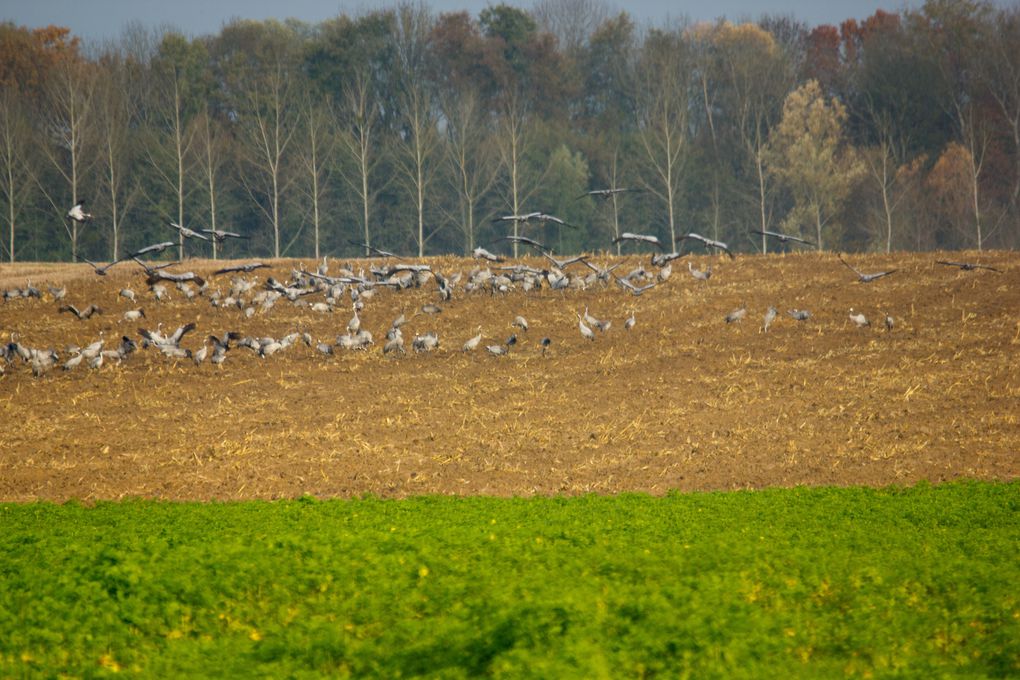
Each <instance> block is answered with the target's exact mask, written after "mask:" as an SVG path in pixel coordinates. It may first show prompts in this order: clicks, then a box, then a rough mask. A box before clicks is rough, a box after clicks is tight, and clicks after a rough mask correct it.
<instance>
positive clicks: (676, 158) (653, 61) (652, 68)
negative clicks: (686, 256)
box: [637, 31, 690, 250]
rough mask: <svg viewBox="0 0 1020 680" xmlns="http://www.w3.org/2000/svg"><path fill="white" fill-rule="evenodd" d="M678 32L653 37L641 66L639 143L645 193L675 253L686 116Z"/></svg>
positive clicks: (687, 90)
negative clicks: (661, 213) (662, 217)
mask: <svg viewBox="0 0 1020 680" xmlns="http://www.w3.org/2000/svg"><path fill="white" fill-rule="evenodd" d="M684 51H685V48H684V46H683V44H682V38H681V35H680V33H679V31H677V32H669V33H666V32H661V31H654V32H653V33H652V35H651V36H649V39H648V40H646V41H645V54H644V55H643V57H642V63H641V64H640V66H639V76H638V77H639V87H640V88H641V91H640V94H639V98H638V121H637V124H638V130H637V131H638V139H639V141H640V143H641V147H642V149H643V150H644V152H645V164H646V167H647V170H648V172H649V174H650V175H651V177H650V178H647V179H646V180H645V185H646V187H647V188H648V190H649V191H650V192H651V193H652V194H654V195H655V196H656V197H658V198H659V200H661V201H662V202H663V203H664V204H665V209H666V219H667V222H668V225H669V236H670V244H671V247H672V249H673V250H676V233H677V228H676V223H677V214H676V213H677V201H678V200H679V198H680V194H681V190H682V189H681V185H682V180H683V168H684V162H685V160H686V157H685V153H686V150H687V119H688V112H689V110H690V108H689V105H690V82H689V73H690V71H689V69H688V68H687V66H686V64H685V55H684Z"/></svg>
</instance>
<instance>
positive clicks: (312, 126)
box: [298, 96, 336, 260]
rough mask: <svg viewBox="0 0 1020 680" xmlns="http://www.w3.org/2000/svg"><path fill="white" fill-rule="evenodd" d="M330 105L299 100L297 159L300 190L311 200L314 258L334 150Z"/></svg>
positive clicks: (309, 98) (317, 254)
mask: <svg viewBox="0 0 1020 680" xmlns="http://www.w3.org/2000/svg"><path fill="white" fill-rule="evenodd" d="M330 109H331V106H330V105H329V104H328V103H320V102H317V101H313V99H312V98H311V96H305V97H304V99H303V100H302V103H301V117H302V120H303V123H304V129H303V137H304V139H303V144H302V145H301V148H300V151H299V152H298V159H299V163H300V165H301V171H302V172H303V173H304V175H305V178H306V180H307V183H302V184H301V187H302V193H304V194H305V195H306V197H307V198H308V200H309V202H310V203H311V211H312V230H313V234H314V240H315V259H316V260H318V259H319V240H320V225H321V222H322V215H321V211H322V205H323V202H324V200H325V198H326V194H327V190H328V187H329V184H330V182H329V180H330V177H331V175H332V168H333V166H334V164H333V156H334V155H335V152H336V135H335V134H334V129H333V125H334V121H335V116H333V115H332V113H331V111H330Z"/></svg>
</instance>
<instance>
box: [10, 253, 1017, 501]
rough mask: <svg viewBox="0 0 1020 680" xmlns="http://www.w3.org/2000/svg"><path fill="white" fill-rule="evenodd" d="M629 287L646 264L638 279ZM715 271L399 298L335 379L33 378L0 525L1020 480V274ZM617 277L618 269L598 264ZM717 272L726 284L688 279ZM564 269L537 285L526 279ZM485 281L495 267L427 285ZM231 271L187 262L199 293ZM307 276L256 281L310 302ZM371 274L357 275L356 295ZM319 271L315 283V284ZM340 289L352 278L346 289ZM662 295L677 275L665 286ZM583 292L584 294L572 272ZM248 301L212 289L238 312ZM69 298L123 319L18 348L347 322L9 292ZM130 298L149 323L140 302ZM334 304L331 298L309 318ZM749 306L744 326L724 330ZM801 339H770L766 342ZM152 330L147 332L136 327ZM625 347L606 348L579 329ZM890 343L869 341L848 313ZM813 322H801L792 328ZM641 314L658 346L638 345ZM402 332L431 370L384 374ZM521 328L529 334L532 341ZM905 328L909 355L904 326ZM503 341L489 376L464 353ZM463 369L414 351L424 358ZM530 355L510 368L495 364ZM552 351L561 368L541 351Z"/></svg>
mask: <svg viewBox="0 0 1020 680" xmlns="http://www.w3.org/2000/svg"><path fill="white" fill-rule="evenodd" d="M622 259H623V260H624V262H623V264H622V266H621V267H620V268H619V269H618V270H617V273H623V272H627V271H629V270H630V269H631V268H633V267H634V266H636V265H637V264H638V263H642V264H644V265H645V266H646V267H647V266H648V261H647V257H640V258H639V257H638V256H636V255H634V256H630V257H624V258H622ZM850 259H851V261H852V262H853V264H854V265H855V266H857V267H858V268H859V269H861V270H862V271H879V270H885V269H890V268H898V270H899V271H897V272H896V273H895V274H894V275H892V276H889V277H886V278H883V279H880V280H878V281H876V282H873V283H870V284H862V283H858V282H857V281H856V280H855V277H854V275H853V274H852V273H851V272H850V271H849V270H847V269H846V268H844V267H843V266H842V265H841V264H840V263H839V261H838V260H837V259H836V257H835V256H834V255H831V254H823V255H816V254H813V253H812V254H803V255H786V256H768V257H750V256H742V257H738V258H737V259H736V260H735V261H730V260H727V259H722V258H716V257H711V258H710V257H705V256H699V257H693V258H685V259H682V260H678V261H676V262H674V269H675V271H674V273H673V276H672V278H670V279H669V280H668V281H666V282H665V283H663V284H661V285H659V286H657V287H655V288H653V289H651V290H649V291H647V292H645V293H644V294H643V295H641V296H632V295H631V294H630V293H628V292H627V291H625V290H623V289H621V288H620V287H619V286H616V285H612V286H608V287H603V286H601V285H595V286H593V287H590V288H588V289H587V290H566V291H551V290H549V289H548V287H546V288H543V289H542V290H540V291H531V292H528V293H525V292H523V291H520V290H516V291H512V292H510V293H508V294H506V295H501V296H493V295H490V294H487V293H471V294H467V293H465V292H464V290H463V283H462V284H461V287H459V288H458V289H457V290H456V292H455V294H454V299H453V300H452V301H451V302H448V303H439V304H440V305H441V307H442V309H443V311H442V313H440V314H434V315H430V314H418V315H416V316H412V315H413V314H414V313H415V311H416V310H418V309H419V308H420V307H421V306H422V305H423V304H426V303H438V302H439V297H438V295H437V293H436V286H435V284H434V283H431V282H430V283H428V284H426V285H425V286H422V287H421V288H411V289H408V290H403V291H392V290H381V291H380V292H379V293H378V294H377V295H376V296H375V297H374V298H373V299H371V300H370V301H368V302H367V303H366V306H365V309H364V310H363V312H362V314H361V318H362V323H363V326H364V327H365V328H367V329H368V330H370V331H371V332H372V334H373V335H374V336H375V338H376V345H375V346H373V347H372V348H371V349H370V350H369V351H343V350H340V349H339V348H337V353H336V354H335V355H334V356H324V355H322V354H319V353H318V352H316V351H315V349H314V347H307V346H305V345H304V344H303V343H300V342H299V343H297V344H295V345H294V346H292V347H290V348H289V349H287V350H285V351H283V352H280V353H277V354H275V355H273V356H271V357H268V358H261V357H259V356H258V355H257V354H255V353H254V352H252V351H251V350H249V349H245V348H237V349H232V350H231V351H230V352H229V353H228V355H227V360H226V362H225V363H224V364H223V365H222V366H220V367H217V366H213V365H210V364H209V363H205V364H203V365H201V366H196V365H194V364H193V363H192V362H190V361H187V360H172V359H168V358H166V357H164V356H162V355H161V354H159V352H157V351H155V350H154V349H152V348H149V349H146V350H141V349H140V350H139V351H138V352H137V353H135V354H134V355H132V356H130V357H129V358H128V359H127V360H126V361H124V362H123V363H121V364H119V365H116V364H115V363H114V362H107V363H106V365H104V366H103V367H102V368H100V369H98V370H90V369H88V368H86V367H85V366H84V364H83V365H81V366H79V367H77V368H76V369H74V370H71V371H66V372H65V371H62V370H61V369H60V367H59V366H58V367H56V368H55V369H54V370H51V371H50V372H49V373H47V374H45V375H43V376H40V377H33V375H32V372H31V370H30V369H29V368H28V366H27V365H26V364H23V363H22V362H21V361H20V360H17V361H15V362H14V363H12V364H10V365H8V366H6V375H5V376H4V377H2V378H0V500H2V501H29V500H33V499H48V500H56V501H62V500H66V499H71V498H77V499H82V500H96V499H117V498H122V497H128V496H143V497H155V498H167V499H197V500H205V499H224V500H226V499H251V498H264V499H268V498H279V497H294V496H298V495H301V494H306V493H307V494H313V495H316V496H319V497H334V496H341V497H344V496H357V495H361V494H365V493H372V494H377V495H381V496H387V497H389V496H407V495H417V494H431V493H440V494H491V495H530V494H578V493H584V492H600V493H602V492H604V493H614V492H622V491H644V492H650V493H663V492H665V491H667V490H669V489H680V490H694V489H733V488H751V487H765V486H791V485H797V484H811V485H819V484H826V485H849V484H868V485H885V484H909V483H913V482H916V481H919V480H931V481H942V480H948V479H955V478H960V477H971V478H980V479H1013V478H1017V477H1020V424H1018V419H1020V362H1018V361H1017V357H1018V353H1020V267H1017V265H1016V256H1015V255H1014V254H1012V253H1001V252H999V253H980V254H979V253H952V254H951V255H947V254H943V253H918V254H897V255H893V256H884V255H867V256H854V257H852V258H850ZM936 259H953V260H959V261H963V260H967V259H969V260H971V261H981V262H982V263H984V264H988V265H992V266H995V267H997V268H998V269H1000V270H1002V272H1003V273H1001V274H999V273H995V272H991V271H985V270H979V271H972V272H965V271H959V270H957V269H952V268H948V267H943V266H938V265H936V264H934V261H935V260H936ZM594 260H595V261H598V262H599V263H601V264H605V263H608V262H610V261H613V260H614V258H610V257H596V258H594ZM685 260H689V261H691V262H693V263H694V265H695V266H696V267H704V266H705V265H706V264H709V263H711V264H712V265H713V268H714V270H713V275H712V278H711V279H710V280H709V281H707V282H701V281H696V280H694V279H693V278H691V277H690V275H689V274H688V273H687V263H686V261H685ZM526 261H527V262H529V263H530V264H532V265H535V266H543V265H542V263H541V262H540V261H539V260H531V259H529V260H526ZM428 262H429V263H430V264H431V265H433V267H435V268H436V269H438V270H440V271H442V272H444V273H446V274H450V273H452V272H454V271H463V272H465V274H467V272H469V271H470V270H471V269H472V268H473V267H475V266H478V264H477V262H474V261H469V260H460V259H452V258H437V259H431V260H428ZM222 264H223V263H216V264H215V265H214V263H212V262H206V261H189V262H187V263H185V265H183V266H178V267H176V268H175V269H176V270H177V271H183V270H192V271H196V272H198V273H200V274H207V273H209V272H211V271H212V270H213V269H214V268H215V267H216V266H221V265H222ZM296 264H297V261H278V262H276V263H275V265H274V268H273V269H272V270H271V271H269V270H259V271H257V272H255V273H254V274H253V275H252V276H257V277H258V279H259V281H260V282H261V281H263V280H264V279H265V277H266V276H267V275H272V276H275V277H276V278H277V279H279V280H286V279H288V278H289V275H290V270H291V267H293V266H296ZM367 264H368V263H365V262H355V263H354V267H355V269H357V268H360V267H364V268H366V269H367ZM305 266H306V267H309V268H314V263H312V262H310V261H306V262H305ZM335 267H336V265H335V264H334V265H333V268H334V269H335ZM649 269H650V270H651V271H653V272H654V271H655V270H654V269H652V268H650V267H649ZM568 271H570V272H574V271H577V270H574V269H573V268H571V269H570V270H568ZM228 279H229V277H220V278H216V279H213V280H212V283H211V288H217V287H219V288H220V289H222V290H224V291H225V290H226V288H227V287H228V286H229V280H228ZM26 281H31V282H32V283H33V284H34V285H36V286H38V287H40V288H41V289H43V291H44V292H45V291H46V284H48V283H50V282H54V283H58V282H59V283H60V284H61V285H66V286H67V289H68V294H67V298H66V299H65V301H64V302H69V303H71V304H75V305H77V306H79V307H84V306H86V305H88V304H89V303H95V304H97V305H99V306H100V307H101V308H102V309H103V313H102V314H100V315H96V316H93V317H92V318H91V319H88V320H85V321H79V320H78V319H76V318H75V317H74V316H72V315H70V314H67V313H63V314H58V313H57V308H58V306H59V304H58V303H56V302H54V301H53V300H52V298H51V297H50V295H49V294H48V293H47V294H46V295H44V297H43V299H42V300H37V299H18V300H12V301H9V302H6V303H4V302H0V341H2V342H5V343H6V342H8V341H10V340H11V336H12V333H16V338H17V340H18V341H19V342H21V343H22V344H24V345H26V346H30V347H38V348H47V347H53V348H54V349H56V350H57V351H58V352H59V353H60V354H61V360H64V359H66V358H67V357H68V356H69V355H68V354H67V352H66V351H64V348H65V347H66V346H68V345H86V344H88V343H90V342H92V341H93V340H96V339H98V338H99V337H100V331H104V335H105V338H106V347H107V348H109V349H112V348H114V347H115V346H116V344H117V342H118V340H119V337H120V336H121V335H124V334H127V335H129V336H131V337H133V338H134V339H135V340H139V341H140V337H139V335H138V331H137V329H138V328H139V327H145V328H155V327H156V324H157V323H159V322H162V324H163V328H164V331H166V330H168V329H169V330H173V328H175V327H176V326H177V325H179V324H182V323H184V322H188V321H194V322H195V323H196V324H197V329H196V331H195V332H193V333H190V334H188V335H186V336H185V337H184V340H183V342H182V346H184V347H187V348H190V349H193V350H194V349H197V348H198V347H199V346H200V344H201V342H202V341H203V339H204V338H206V337H207V336H208V335H209V334H210V333H216V334H222V333H223V332H224V331H226V330H237V331H240V332H242V333H243V334H245V335H252V336H256V337H258V336H265V335H271V336H274V337H280V336H282V335H284V334H286V333H289V332H291V331H308V332H309V333H311V335H312V336H313V337H314V338H315V340H316V341H327V342H332V341H333V340H334V339H335V338H336V336H337V335H338V334H340V333H343V332H344V331H345V328H346V325H347V321H348V319H350V317H351V309H350V306H349V304H348V302H349V300H348V299H347V298H345V303H344V306H341V307H338V308H337V310H336V311H335V312H333V313H315V312H313V311H311V309H309V308H308V307H297V306H295V305H292V304H291V303H289V302H288V301H287V300H286V299H283V300H280V301H279V302H278V303H277V304H276V306H275V307H274V308H273V309H272V310H271V311H269V312H268V313H266V314H263V313H261V312H259V313H256V314H255V315H254V316H253V317H251V318H249V319H246V318H244V316H243V315H242V314H241V312H240V311H239V310H238V309H237V308H231V309H223V308H214V307H213V306H211V305H210V303H209V301H208V300H207V299H205V298H203V297H196V298H195V299H194V300H190V301H189V300H186V299H185V298H184V297H183V295H181V294H180V292H178V291H177V290H175V289H173V287H172V285H171V286H170V289H171V298H172V299H171V300H170V301H169V302H167V303H159V302H156V301H155V300H154V299H153V298H152V296H151V294H150V293H149V292H148V291H147V289H146V286H145V285H144V281H143V280H142V277H141V276H140V270H139V269H138V267H137V266H135V265H133V264H132V265H130V266H129V265H126V264H125V265H118V266H117V267H115V268H113V269H111V270H110V273H109V275H108V276H106V277H98V276H95V275H94V274H93V273H92V270H91V268H89V267H88V266H87V265H15V266H0V289H4V288H10V287H13V286H17V285H23V284H24V283H25V282H26ZM125 286H131V287H132V288H133V289H134V290H135V291H136V292H137V293H138V302H136V303H131V302H129V301H128V300H125V299H123V298H121V297H119V296H118V294H117V293H118V291H119V290H120V289H121V288H123V287H125ZM322 298H323V296H322V295H314V296H309V298H306V299H308V300H309V301H310V302H318V301H322ZM742 305H744V306H746V308H747V310H748V313H747V316H746V318H744V319H743V320H742V321H739V322H736V323H732V324H727V323H725V322H724V321H723V317H724V316H725V315H726V314H727V313H728V312H730V311H732V310H734V309H736V308H738V307H740V306H742ZM769 305H775V306H776V307H777V308H778V309H779V311H780V316H779V318H778V319H777V321H776V322H775V323H774V324H773V326H772V329H771V330H770V331H769V332H768V333H763V332H761V321H762V316H763V315H764V313H765V310H766V308H767V307H768V306H769ZM139 306H141V307H143V308H144V309H145V311H146V314H147V318H146V319H142V320H141V321H140V322H127V321H123V320H122V314H123V312H124V311H125V310H127V309H132V308H136V307H139ZM585 307H587V308H588V309H589V311H590V312H591V313H592V314H593V315H594V316H596V317H598V318H600V319H608V320H611V321H612V326H611V328H609V330H608V331H607V332H605V333H599V332H597V331H596V333H597V338H596V339H595V340H594V341H593V342H589V341H587V340H585V339H584V338H582V337H581V334H580V333H579V331H578V323H577V317H576V316H575V313H577V312H583V310H584V308H585ZM851 307H853V308H854V309H855V310H857V311H860V312H863V313H864V314H866V315H867V316H868V318H869V319H871V320H872V322H873V325H872V326H870V327H864V328H858V327H856V325H855V324H853V323H852V322H851V321H850V320H849V318H848V313H849V310H850V308H851ZM792 308H798V309H808V310H810V311H811V314H812V316H811V318H810V319H808V320H807V321H803V322H798V321H795V320H793V319H792V318H790V317H789V316H787V315H786V310H788V309H792ZM631 310H633V311H634V313H635V316H636V319H637V324H636V326H635V327H634V328H633V329H632V330H629V331H628V330H625V329H624V327H623V321H624V319H625V318H626V317H627V316H628V315H629V313H630V312H631ZM401 312H403V313H404V314H406V315H407V316H408V318H409V321H408V323H407V325H406V326H405V327H404V335H405V337H406V342H407V347H408V350H409V351H408V353H407V354H406V355H404V356H397V357H394V356H392V355H391V356H384V355H383V353H382V351H381V346H382V344H383V337H384V335H385V332H386V329H387V328H388V327H389V325H390V322H391V321H392V320H393V319H394V318H395V317H396V316H397V315H398V314H400V313H401ZM518 314H520V315H523V316H524V317H526V318H527V320H528V321H529V323H530V330H529V331H527V332H523V331H520V330H518V329H513V328H511V326H510V323H511V321H512V320H513V319H514V317H515V316H516V315H518ZM886 314H889V315H891V316H893V317H894V319H895V327H894V328H893V329H892V331H887V330H886V329H885V327H884V324H883V323H882V319H884V317H885V315H886ZM479 326H481V328H482V330H483V332H484V334H485V339H484V340H483V346H482V348H480V350H479V351H476V352H474V353H470V354H465V353H462V352H461V351H460V349H461V345H462V344H463V342H464V341H465V340H466V339H468V338H469V337H470V336H472V335H474V334H475V333H476V332H477V330H476V329H477V328H478V327H479ZM427 331H435V332H437V333H438V335H439V338H440V342H441V345H440V347H439V348H438V349H437V350H435V351H433V352H430V353H423V354H415V353H413V352H411V351H410V347H411V338H412V337H413V336H414V334H415V333H424V332H427ZM515 331H516V332H517V335H518V338H519V342H518V344H517V345H516V346H514V347H513V348H511V350H510V353H509V354H508V355H507V356H504V357H494V356H490V355H489V354H488V353H486V351H485V350H484V345H485V344H494V343H498V342H501V341H502V340H504V339H505V338H506V337H507V336H508V335H509V334H510V333H511V332H515ZM543 337H548V338H550V339H551V345H550V347H549V349H548V351H547V352H546V353H545V354H543V353H542V352H541V348H540V344H539V340H540V339H541V338H543Z"/></svg>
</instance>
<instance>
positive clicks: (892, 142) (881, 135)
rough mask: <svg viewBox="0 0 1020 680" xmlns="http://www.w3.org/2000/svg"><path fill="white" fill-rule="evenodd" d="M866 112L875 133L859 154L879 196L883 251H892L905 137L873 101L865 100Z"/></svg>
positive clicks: (899, 195)
mask: <svg viewBox="0 0 1020 680" xmlns="http://www.w3.org/2000/svg"><path fill="white" fill-rule="evenodd" d="M865 109H866V111H867V114H866V115H867V116H868V118H869V119H870V121H871V124H872V126H873V128H874V130H875V132H876V134H877V136H878V139H877V143H876V144H875V146H874V147H872V148H871V149H866V150H864V152H863V153H862V154H861V155H862V156H863V157H864V162H865V165H866V166H867V168H868V175H869V177H870V179H871V180H872V181H873V182H874V183H875V185H876V186H877V188H878V190H879V193H880V195H881V197H882V218H883V222H884V225H885V252H887V253H890V252H892V238H893V222H894V214H895V212H896V208H897V207H898V206H899V204H900V201H901V200H902V199H903V197H904V192H903V191H902V188H901V187H900V186H899V181H898V179H899V176H900V174H899V172H898V171H899V168H900V165H901V164H902V163H903V160H904V158H905V157H906V140H905V139H903V138H901V137H900V135H899V134H898V132H897V127H896V126H895V125H894V123H893V121H892V118H891V117H890V115H889V114H887V113H884V112H880V111H878V109H877V107H876V106H874V104H873V102H871V101H868V102H867V103H866V104H865Z"/></svg>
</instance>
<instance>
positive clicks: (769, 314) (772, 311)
mask: <svg viewBox="0 0 1020 680" xmlns="http://www.w3.org/2000/svg"><path fill="white" fill-rule="evenodd" d="M776 314H778V312H777V311H776V308H775V307H769V308H768V311H766V312H765V322H764V323H763V324H762V330H763V331H765V332H766V333H768V332H769V326H771V325H772V322H773V321H775V320H776Z"/></svg>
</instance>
